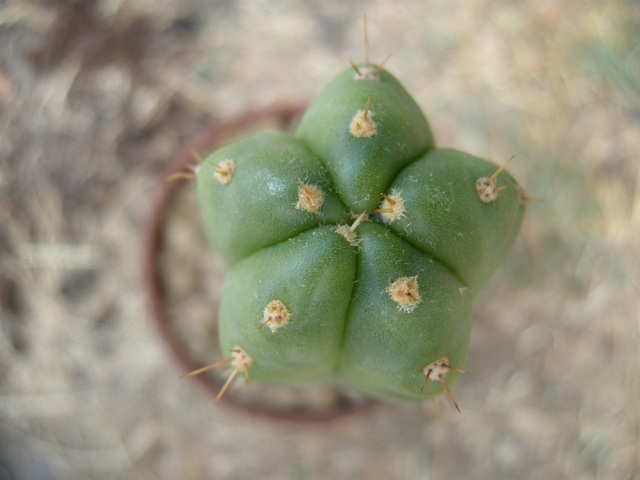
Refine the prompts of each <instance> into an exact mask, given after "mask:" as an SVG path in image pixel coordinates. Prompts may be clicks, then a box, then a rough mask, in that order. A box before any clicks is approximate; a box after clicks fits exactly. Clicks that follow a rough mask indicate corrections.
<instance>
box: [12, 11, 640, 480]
mask: <svg viewBox="0 0 640 480" xmlns="http://www.w3.org/2000/svg"><path fill="white" fill-rule="evenodd" d="M364 14H367V17H368V19H369V34H370V44H371V57H372V59H373V60H381V59H382V58H384V57H386V56H387V54H389V53H392V54H393V56H392V57H391V60H390V61H389V63H388V64H387V66H388V69H389V70H390V71H392V72H393V73H394V74H396V76H397V77H398V78H399V79H400V80H401V81H402V82H403V83H404V84H405V86H406V88H407V89H408V90H409V91H410V92H411V93H412V94H413V95H414V97H415V98H416V100H417V101H418V103H419V104H420V105H421V106H422V107H423V108H424V110H425V112H426V113H427V115H428V117H429V119H430V121H431V124H432V127H433V130H434V133H435V136H436V139H437V141H438V144H439V145H441V146H453V147H456V148H460V149H463V150H467V151H469V152H472V153H475V154H477V155H480V156H483V157H487V158H491V159H493V160H494V161H495V162H498V163H500V162H501V161H504V160H506V159H507V158H509V157H510V156H511V155H513V154H515V155H516V160H514V161H513V162H512V165H511V166H510V171H511V172H512V173H513V174H514V176H515V177H516V178H518V180H519V181H520V183H521V184H523V185H524V186H526V188H527V191H528V193H529V195H530V196H532V197H535V198H537V199H540V200H542V201H541V202H532V203H531V204H530V205H529V209H528V212H527V217H526V219H525V223H524V225H523V230H522V234H521V236H520V237H519V239H518V242H517V244H516V246H515V248H514V250H513V252H512V254H511V255H510V257H509V259H508V261H507V262H506V264H505V266H504V267H503V268H501V270H500V271H499V272H498V274H497V275H496V277H495V279H494V280H493V281H492V283H491V284H490V286H489V288H488V289H487V290H486V291H485V292H484V293H483V294H482V295H481V296H480V297H479V298H478V300H477V302H476V319H475V330H474V334H473V339H472V347H471V353H470V359H469V365H468V368H467V369H468V370H470V371H471V372H472V374H471V375H468V376H465V377H464V378H463V379H461V381H460V382H459V383H457V384H456V386H455V389H454V390H455V395H456V399H457V400H458V403H459V404H460V406H461V409H462V413H461V414H458V413H457V412H456V411H455V410H454V409H453V408H451V406H450V405H449V404H448V403H447V401H446V399H442V400H440V401H435V402H431V403H429V404H426V405H416V404H385V405H379V406H377V407H376V408H373V409H371V410H368V411H366V412H361V413H358V414H355V415H352V416H350V417H347V418H344V419H341V420H340V421H335V422H330V423H322V424H313V425H309V424H304V423H301V424H299V423H291V422H284V423H283V422H277V421H273V420H266V419H262V418H255V417H252V416H249V415H247V414H243V413H238V412H235V411H231V410H229V409H228V408H226V407H224V405H221V404H213V402H212V399H211V398H210V397H209V396H208V395H207V394H206V393H205V392H204V391H203V390H202V389H200V388H198V387H197V385H196V384H195V383H194V382H189V381H178V376H179V375H180V374H182V373H184V372H183V371H182V369H181V368H180V367H179V366H177V365H176V363H175V362H174V360H173V357H172V356H171V354H170V353H169V351H168V349H167V347H166V345H165V343H164V342H163V340H162V338H161V337H160V335H159V334H158V333H157V331H156V330H155V328H154V326H153V323H152V322H151V320H150V318H149V314H148V310H147V308H146V304H145V297H144V293H143V289H142V286H141V275H140V263H141V260H140V257H141V225H142V224H143V223H144V221H145V218H146V216H147V215H148V211H149V207H150V204H151V200H152V198H154V193H155V191H156V189H157V188H158V186H159V185H160V184H161V176H162V171H163V169H164V168H165V166H166V164H167V161H168V159H169V158H170V157H171V156H172V155H173V153H174V152H175V151H176V150H177V149H178V148H179V146H180V145H182V144H183V143H184V142H185V141H186V139H187V138H189V136H190V135H191V134H192V133H193V132H194V131H196V130H198V129H200V128H201V127H202V126H203V125H206V124H207V123H209V122H210V121H212V120H217V119H224V118H227V117H229V116H234V115H237V114H239V113H241V112H242V111H244V110H246V109H250V108H259V107H262V106H265V105H270V104H272V103H273V102H276V101H287V102H297V101H305V100H306V99H308V98H310V97H312V96H313V95H314V94H315V93H317V92H318V91H319V90H320V89H321V88H322V86H323V85H324V84H325V83H326V82H327V81H328V80H329V79H331V78H332V77H333V76H334V75H335V74H336V73H337V72H339V71H341V70H342V69H344V68H345V67H347V66H348V60H355V61H358V60H360V59H361V58H362V56H363V41H362V18H363V15H364ZM639 30H640V8H639V7H638V5H637V2H635V1H633V0H628V1H624V0H610V1H607V2H598V1H595V0H593V1H588V0H583V1H578V0H569V1H563V2H555V1H551V0H541V1H519V2H518V1H498V2H496V1H489V0H469V1H458V0H448V1H444V0H434V1H430V2H417V1H404V2H402V1H398V2H391V1H382V0H377V1H376V0H372V1H369V2H363V1H359V0H358V1H353V2H344V1H333V0H324V1H322V2H320V1H306V2H303V1H295V0H289V1H286V0H281V1H275V0H274V1H267V0H262V1H251V2H250V1H248V0H240V1H231V0H227V1H224V0H217V1H205V0H191V1H189V0H137V1H136V0H96V1H80V0H76V1H71V0H69V1H64V0H51V1H44V0H41V1H35V0H33V1H27V0H5V1H0V112H1V115H0V478H1V479H5V478H6V479H12V480H13V479H37V480H44V479H47V480H48V479H52V480H53V479H56V480H57V479H86V478H90V479H128V478H136V479H139V480H142V479H175V478H186V479H200V478H216V479H251V478H261V479H279V480H280V479H315V478H318V479H324V478H332V479H350V480H351V479H359V478H362V479H388V478H402V479H429V480H433V479H435V480H440V479H492V480H494V479H514V478H517V479H525V478H526V479H544V480H548V479H567V478H568V479H578V480H581V479H603V480H604V479H606V480H610V479H615V480H617V479H620V480H638V479H640V380H639V375H638V365H639V364H640V362H639V360H640V354H639V352H640V333H639V330H640V329H639V327H640V322H639V319H640V315H639V314H638V297H639V294H640V262H639V260H638V259H639V258H640V247H639V244H638V235H639V234H640V189H639V188H638V187H639V184H638V181H639V179H640V176H639V174H640V171H639V170H638V161H637V152H638V151H640V135H639V134H638V133H639V132H640V100H639V99H640V43H639V41H638V34H637V32H638V31H639ZM184 187H186V188H184V202H185V203H184V204H183V205H185V206H187V207H188V206H189V205H190V203H189V202H192V200H193V199H192V192H191V190H190V189H189V184H188V183H185V184H184ZM190 195H191V196H190ZM189 212H191V213H193V211H192V209H191V210H190V209H189V208H187V213H186V214H185V215H178V216H177V218H178V219H182V221H183V224H184V225H187V227H186V228H185V229H184V230H185V231H188V233H184V234H183V233H181V232H182V231H183V230H182V229H179V228H178V229H174V233H173V234H172V235H173V237H172V238H175V242H174V243H173V245H175V246H176V247H180V246H182V248H183V249H184V252H183V253H181V252H182V250H180V249H179V250H178V251H177V255H178V257H177V258H178V264H180V265H183V266H185V269H183V270H181V272H182V273H181V276H179V275H178V276H176V278H175V279H174V280H175V284H176V285H177V286H178V287H179V288H183V289H184V288H187V287H188V286H189V285H195V284H197V283H198V282H196V280H197V279H194V277H193V276H190V275H189V272H190V270H188V269H186V267H188V266H189V265H192V264H193V263H194V262H195V263H198V261H199V260H200V259H205V260H202V261H203V263H206V262H209V261H211V257H210V254H209V253H208V251H206V249H205V250H204V251H203V250H201V249H194V248H193V243H192V242H194V241H198V240H197V238H198V236H199V235H200V234H199V230H198V225H197V216H193V215H192V216H189V215H190V213H189ZM191 218H193V222H191V221H190V219H191ZM194 238H196V240H194ZM181 255H182V256H181ZM196 287H197V285H196ZM199 301H200V303H199V304H198V303H195V302H193V304H192V309H193V310H197V309H200V310H202V309H204V310H206V308H207V306H206V305H207V304H206V303H204V304H203V303H202V302H203V300H202V298H201V299H200V300H199ZM179 314H180V315H183V314H184V312H182V310H181V311H180V312H179Z"/></svg>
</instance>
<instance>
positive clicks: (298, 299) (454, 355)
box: [192, 62, 526, 408]
mask: <svg viewBox="0 0 640 480" xmlns="http://www.w3.org/2000/svg"><path fill="white" fill-rule="evenodd" d="M352 66H353V68H349V69H347V70H345V71H344V72H342V73H341V74H340V75H338V76H337V77H336V78H335V80H333V82H331V83H330V84H329V86H328V87H327V88H326V89H325V90H324V91H323V92H322V93H321V94H320V95H319V96H318V97H317V99H316V100H315V101H314V102H313V103H312V104H311V105H310V106H309V108H308V110H307V111H306V113H305V114H304V116H303V118H302V119H301V121H300V123H299V125H298V127H297V129H296V131H295V132H294V133H276V132H274V133H262V134H256V135H253V136H250V137H248V138H244V139H241V140H238V141H236V142H234V143H232V144H229V145H227V146H224V147H222V148H220V149H219V150H217V151H216V152H214V153H212V154H211V155H209V156H208V157H207V158H206V159H205V161H204V162H203V163H202V164H201V165H200V166H199V168H198V171H197V197H198V204H199V208H200V210H201V216H202V220H203V225H204V229H205V232H206V234H207V236H208V238H209V239H210V241H211V243H212V244H213V246H214V247H215V249H216V250H217V251H218V253H219V254H220V256H221V258H222V259H223V261H224V264H225V266H226V267H227V269H228V272H227V274H226V279H225V283H224V288H223V293H222V298H221V306H220V312H219V319H218V321H219V332H220V342H221V347H222V349H223V351H228V352H231V357H230V358H228V359H227V360H224V361H222V362H218V363H216V364H214V365H212V366H210V367H214V366H218V365H220V364H223V363H229V364H230V365H231V367H232V368H233V370H232V374H231V376H230V378H229V381H230V380H231V379H232V378H233V377H235V376H236V374H238V373H242V374H244V375H245V376H247V377H248V378H250V379H251V380H252V381H254V380H255V381H263V382H271V383H283V384H284V383H302V382H311V381H337V382H342V383H345V384H347V385H349V386H352V387H354V388H356V389H358V390H361V391H363V392H366V393H368V394H370V395H372V396H374V397H378V398H382V399H390V400H424V399H426V398H429V397H432V396H434V395H437V394H440V393H442V392H444V391H446V392H447V393H448V394H449V396H450V397H451V400H452V401H453V402H454V405H455V406H456V408H457V404H456V403H455V400H454V399H453V395H451V391H450V389H449V387H450V386H451V385H452V384H453V383H454V382H455V381H456V379H457V377H458V376H459V375H460V373H466V372H464V371H463V370H462V369H463V368H464V367H465V363H466V359H467V352H468V350H469V339H470V334H471V317H472V309H471V307H472V300H473V298H474V297H475V295H476V294H477V293H478V291H479V290H480V289H481V288H482V286H483V285H485V284H486V283H487V281H488V280H489V278H490V277H491V275H492V274H493V272H494V271H495V269H496V268H497V267H498V265H499V264H500V262H501V261H502V260H503V258H504V257H505V255H506V254H507V252H508V251H509V249H510V248H511V246H512V244H513V243H514V240H515V238H516V235H517V232H518V230H519V228H520V224H521V221H522V218H523V213H524V201H523V200H524V199H525V198H526V197H525V195H524V193H523V190H522V189H521V188H520V187H519V186H518V184H517V183H516V182H515V180H514V179H513V178H512V177H511V176H510V175H509V174H508V173H507V172H506V171H505V170H504V165H503V166H502V167H499V166H498V165H495V164H493V163H490V162H488V161H485V160H482V159H480V158H477V157H475V156H472V155H469V154H466V153H463V152H460V151H457V150H453V149H441V148H436V147H435V145H434V139H433V135H432V132H431V129H430V127H429V123H428V121H427V119H426V118H425V116H424V114H423V113H422V111H421V109H420V108H419V107H418V105H417V104H416V103H415V101H414V100H413V99H412V98H411V96H410V95H409V94H408V93H407V91H406V90H405V89H404V88H403V87H402V85H401V84H400V83H399V82H398V81H397V80H396V79H395V78H394V77H393V76H392V75H391V74H390V73H389V72H388V71H387V70H385V69H384V68H383V67H382V66H378V65H373V64H369V63H368V62H367V63H365V64H363V65H352ZM205 368H208V367H205ZM202 370H204V369H200V370H198V371H196V372H192V373H198V372H200V371H202ZM228 383H229V382H227V384H226V385H225V387H224V388H223V389H222V391H221V392H220V393H221V394H222V393H223V392H224V390H226V386H227V385H228Z"/></svg>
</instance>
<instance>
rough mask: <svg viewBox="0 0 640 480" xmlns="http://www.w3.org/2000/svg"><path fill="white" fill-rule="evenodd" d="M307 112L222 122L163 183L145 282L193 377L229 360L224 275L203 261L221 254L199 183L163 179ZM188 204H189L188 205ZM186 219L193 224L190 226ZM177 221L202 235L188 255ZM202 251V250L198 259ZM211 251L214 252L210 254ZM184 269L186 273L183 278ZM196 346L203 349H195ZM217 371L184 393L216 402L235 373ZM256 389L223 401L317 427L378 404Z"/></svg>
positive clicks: (151, 223) (328, 393)
mask: <svg viewBox="0 0 640 480" xmlns="http://www.w3.org/2000/svg"><path fill="white" fill-rule="evenodd" d="M303 110H304V106H301V105H284V106H272V107H268V108H264V109H260V110H254V111H249V112H247V113H245V114H243V115H240V116H237V117H235V118H232V119H230V120H227V121H219V122H214V123H212V124H210V125H208V126H206V127H205V128H203V129H202V131H200V132H199V133H197V134H196V135H194V136H193V137H192V138H190V139H189V140H188V141H187V142H186V143H185V145H183V146H182V147H181V148H180V149H179V150H178V152H177V153H176V154H175V155H174V157H173V158H172V159H171V161H170V162H169V163H168V165H167V167H166V169H165V171H164V173H163V174H162V178H161V179H159V180H158V191H157V192H156V195H155V197H154V199H153V203H152V206H151V211H150V212H149V216H148V218H147V222H146V225H145V229H144V240H143V281H144V286H145V294H146V296H147V300H148V305H149V309H150V313H151V316H152V317H153V320H154V322H155V325H156V327H157V328H158V330H159V332H160V334H161V337H162V338H163V339H164V341H165V342H166V344H167V347H168V348H169V350H170V351H171V353H172V354H173V356H174V357H175V359H176V361H177V363H178V365H179V366H180V367H181V368H182V370H183V371H184V372H185V373H187V372H190V371H193V370H195V369H197V368H200V367H202V366H204V365H207V364H210V363H213V362H215V361H217V360H221V359H222V358H224V356H225V354H224V353H222V352H220V351H219V350H218V345H217V344H218V342H217V334H216V331H217V328H216V327H217V326H216V319H217V296H216V295H215V292H217V290H219V287H220V285H221V283H222V277H223V275H224V274H223V272H222V271H221V270H220V269H219V267H216V265H215V261H213V262H211V263H210V265H209V266H204V265H203V261H202V259H209V258H213V257H214V254H213V251H212V249H210V248H209V247H208V245H206V243H205V242H204V239H203V238H202V236H201V232H200V224H199V221H198V216H197V211H196V208H195V200H194V192H193V191H194V188H193V184H192V182H188V181H183V180H177V181H171V182H164V181H163V180H164V179H165V178H166V177H168V176H170V175H172V174H174V173H176V172H181V171H185V170H186V169H187V168H188V166H189V165H190V164H193V163H194V156H193V152H196V153H198V154H199V155H201V156H203V157H204V156H206V155H207V154H208V153H209V152H211V151H213V150H214V149H216V148H217V147H219V146H221V145H223V144H225V143H228V142H229V141H231V140H233V139H235V138H238V137H240V136H245V135H246V134H248V133H253V132H255V131H260V130H264V129H271V130H273V129H274V128H276V129H280V130H286V129H288V128H290V127H291V126H292V125H293V124H294V122H295V120H296V119H297V118H298V117H299V115H300V114H301V113H302V111H303ZM183 197H184V198H188V200H186V201H185V200H182V199H181V198H183ZM181 202H182V203H185V202H186V203H187V207H186V208H185V207H182V208H183V209H182V213H181V214H176V213H175V211H174V210H175V209H176V208H178V209H179V208H180V207H176V205H179V204H180V203H181ZM172 212H173V213H172ZM185 212H186V214H187V215H188V216H192V217H193V218H188V219H184V216H185ZM176 221H178V222H182V225H181V227H180V228H178V230H179V231H180V233H179V235H182V233H183V231H184V230H190V229H192V230H193V232H194V233H193V235H194V237H193V238H188V239H187V240H186V241H187V242H188V243H187V244H186V245H178V246H179V247H180V248H176V245H172V241H170V240H169V238H170V237H171V235H172V234H171V231H170V228H171V225H172V223H173V222H176ZM179 235H178V236H179ZM173 243H174V244H175V243H176V242H173ZM178 243H179V242H178ZM194 249H195V250H197V251H196V252H194V251H193V250H194ZM203 249H204V250H206V251H202V250H203ZM181 252H182V254H184V255H183V257H180V255H181ZM176 255H177V256H178V260H177V261H176V260H175V257H176ZM189 255H191V256H189ZM172 257H174V260H173V261H172V260H171V258H172ZM167 259H169V260H167ZM190 259H191V260H190ZM172 262H173V263H172ZM204 263H206V262H204ZM172 264H173V267H172V266H171V265H172ZM176 265H177V267H176ZM176 268H177V269H178V271H179V274H176V273H175V272H176ZM172 269H173V270H172ZM202 269H204V270H202ZM176 277H179V278H182V279H183V282H182V283H180V281H177V280H176ZM185 282H186V283H185ZM172 284H175V285H180V287H175V290H182V291H183V292H188V293H187V294H185V295H184V297H185V298H183V299H182V300H175V299H172V295H173V293H174V292H172V289H174V286H173V285H172ZM209 286H211V288H209ZM198 290H199V291H200V292H201V293H202V295H203V296H204V297H205V298H201V299H199V300H198V301H194V300H193V299H194V298H196V297H194V295H195V293H193V292H194V291H198ZM212 292H214V293H212ZM196 293H197V292H196ZM173 296H175V295H173ZM208 297H210V298H208ZM196 303H197V304H199V305H201V306H204V307H203V308H201V309H200V315H199V317H201V320H200V321H199V323H196V327H194V326H193V325H194V324H192V323H189V322H190V321H191V320H190V316H194V317H195V316H196V314H195V313H192V312H191V310H193V305H194V304H196ZM203 310H204V311H205V314H204V315H202V311H203ZM185 331H186V332H187V333H185ZM195 344H198V345H199V347H195V346H194V345H195ZM216 370H218V371H210V372H206V373H203V374H200V375H196V376H194V377H191V378H189V379H187V380H183V382H184V383H181V382H178V381H177V379H176V388H188V384H187V382H191V381H196V382H198V383H199V384H200V385H201V386H202V387H204V388H205V389H206V391H208V392H209V393H210V394H211V395H212V398H215V397H216V396H217V394H218V392H219V391H220V388H221V387H222V384H223V383H224V375H225V374H228V370H226V369H225V368H224V367H223V368H220V369H216ZM256 384H257V382H251V381H249V384H248V385H247V386H246V387H245V386H242V387H240V388H232V389H230V390H229V391H227V392H225V394H224V395H223V396H222V397H221V400H220V402H219V403H220V404H222V405H225V406H230V407H234V408H237V409H242V410H244V411H247V412H249V413H251V414H254V415H260V416H266V417H270V418H275V419H283V420H293V421H312V422H313V421H315V422H317V421H327V420H331V419H336V418H340V417H343V416H344V415H349V414H352V413H354V412H357V411H361V410H363V409H365V408H368V407H370V406H372V405H373V404H374V402H373V401H371V400H369V399H367V398H366V397H363V396H360V395H358V394H355V393H352V392H347V391H343V390H341V389H338V388H337V387H332V386H308V387H285V386H260V385H256Z"/></svg>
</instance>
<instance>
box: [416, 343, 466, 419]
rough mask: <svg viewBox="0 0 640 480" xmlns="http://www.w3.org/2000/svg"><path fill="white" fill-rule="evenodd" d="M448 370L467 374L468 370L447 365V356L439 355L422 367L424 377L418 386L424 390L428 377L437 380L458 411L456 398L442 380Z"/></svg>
mask: <svg viewBox="0 0 640 480" xmlns="http://www.w3.org/2000/svg"><path fill="white" fill-rule="evenodd" d="M448 370H455V371H456V372H460V373H467V374H468V373H469V372H465V371H464V370H462V369H460V368H456V367H453V366H451V365H449V358H448V357H447V356H446V355H445V356H443V357H440V358H439V359H438V360H436V361H435V362H432V363H430V364H428V365H426V366H425V367H424V368H423V369H422V371H423V372H424V374H425V378H424V382H422V387H420V391H422V390H424V387H425V385H426V384H427V381H429V379H431V380H434V381H439V382H440V383H442V386H443V387H444V389H445V391H446V392H447V395H449V398H450V399H451V403H453V406H454V407H456V410H458V412H460V407H459V406H458V402H456V399H455V398H454V396H453V393H451V389H450V388H449V385H447V382H446V381H445V380H444V376H445V375H446V374H447V371H448ZM432 374H433V376H432Z"/></svg>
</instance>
